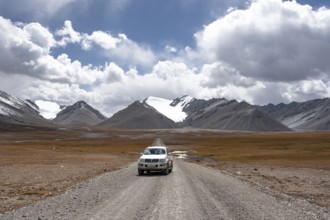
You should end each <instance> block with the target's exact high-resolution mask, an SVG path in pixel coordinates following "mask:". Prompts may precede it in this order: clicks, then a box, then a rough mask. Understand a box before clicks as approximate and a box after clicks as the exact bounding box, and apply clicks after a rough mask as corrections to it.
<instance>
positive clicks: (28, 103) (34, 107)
mask: <svg viewBox="0 0 330 220" xmlns="http://www.w3.org/2000/svg"><path fill="white" fill-rule="evenodd" d="M25 104H27V105H28V106H30V108H32V109H34V110H36V111H37V112H39V109H37V108H36V106H34V105H32V104H31V103H30V102H28V101H25Z"/></svg>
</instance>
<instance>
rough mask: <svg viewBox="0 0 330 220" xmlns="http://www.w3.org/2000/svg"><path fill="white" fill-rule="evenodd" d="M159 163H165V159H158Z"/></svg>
mask: <svg viewBox="0 0 330 220" xmlns="http://www.w3.org/2000/svg"><path fill="white" fill-rule="evenodd" d="M159 162H160V163H166V162H167V159H160V160H159Z"/></svg>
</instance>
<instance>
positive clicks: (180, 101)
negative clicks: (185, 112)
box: [171, 95, 195, 108]
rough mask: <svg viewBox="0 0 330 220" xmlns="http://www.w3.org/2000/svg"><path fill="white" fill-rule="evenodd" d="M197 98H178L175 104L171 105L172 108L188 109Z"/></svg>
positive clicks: (185, 96)
mask: <svg viewBox="0 0 330 220" xmlns="http://www.w3.org/2000/svg"><path fill="white" fill-rule="evenodd" d="M194 99H195V98H194V97H191V96H188V95H184V96H182V97H181V98H176V99H174V100H173V102H172V103H171V106H178V105H179V106H181V107H182V108H185V107H188V106H189V104H190V102H191V101H193V100H194Z"/></svg>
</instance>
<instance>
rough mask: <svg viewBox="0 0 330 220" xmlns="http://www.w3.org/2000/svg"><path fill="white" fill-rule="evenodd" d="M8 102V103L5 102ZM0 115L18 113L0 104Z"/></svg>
mask: <svg viewBox="0 0 330 220" xmlns="http://www.w3.org/2000/svg"><path fill="white" fill-rule="evenodd" d="M7 104H8V103H7ZM0 115H7V116H9V115H18V113H16V112H15V111H13V110H11V109H9V108H6V107H4V106H0Z"/></svg>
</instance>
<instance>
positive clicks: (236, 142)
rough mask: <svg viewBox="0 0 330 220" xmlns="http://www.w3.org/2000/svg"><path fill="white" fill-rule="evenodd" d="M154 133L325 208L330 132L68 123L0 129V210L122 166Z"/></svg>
mask: <svg viewBox="0 0 330 220" xmlns="http://www.w3.org/2000/svg"><path fill="white" fill-rule="evenodd" d="M158 137H160V138H162V139H163V141H164V142H165V143H166V144H167V145H168V146H169V147H170V148H171V150H173V151H174V150H184V151H188V152H189V154H191V155H193V156H194V157H193V158H194V160H192V162H196V163H200V164H201V165H204V166H209V167H211V168H214V169H220V170H222V171H223V172H226V173H228V174H229V175H235V176H237V177H238V178H240V179H242V180H244V181H249V182H252V183H255V184H261V185H264V186H266V187H269V188H270V189H271V190H277V191H281V192H284V193H286V194H288V195H290V196H294V197H298V198H303V199H306V200H308V201H309V202H311V203H314V204H317V205H320V206H322V207H325V208H327V209H328V210H329V209H330V190H329V189H330V132H286V133H255V132H224V131H216V130H193V129H177V130H176V129H174V130H120V129H97V128H94V129H92V130H90V129H72V128H71V129H62V130H57V129H33V130H30V131H1V132H0V176H1V178H0V204H1V205H0V213H4V212H7V211H10V210H13V209H15V208H18V207H21V206H26V205H28V204H31V203H33V202H35V201H37V200H40V199H44V198H46V197H48V196H53V195H56V194H59V193H62V192H63V191H65V190H66V189H68V188H71V187H79V183H80V182H82V181H86V180H87V179H89V178H92V177H93V176H96V175H99V174H101V173H104V172H110V171H113V170H116V169H120V168H121V167H124V166H127V165H128V164H130V163H132V162H135V161H136V160H137V159H138V157H139V155H140V152H142V150H143V149H144V148H145V147H146V146H148V145H150V144H151V143H152V142H153V140H154V139H155V138H158ZM174 172H175V169H174Z"/></svg>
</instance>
